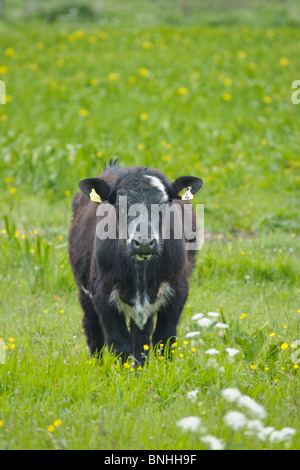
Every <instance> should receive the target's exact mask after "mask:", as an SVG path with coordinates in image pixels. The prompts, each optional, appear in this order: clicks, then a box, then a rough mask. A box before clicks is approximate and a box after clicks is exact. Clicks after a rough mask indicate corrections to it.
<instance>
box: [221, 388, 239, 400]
mask: <svg viewBox="0 0 300 470" xmlns="http://www.w3.org/2000/svg"><path fill="white" fill-rule="evenodd" d="M221 395H222V397H223V398H225V400H226V401H228V402H229V403H234V402H235V401H236V400H237V399H238V398H240V397H241V396H242V394H241V392H240V391H239V390H238V389H237V388H224V390H222V391H221Z"/></svg>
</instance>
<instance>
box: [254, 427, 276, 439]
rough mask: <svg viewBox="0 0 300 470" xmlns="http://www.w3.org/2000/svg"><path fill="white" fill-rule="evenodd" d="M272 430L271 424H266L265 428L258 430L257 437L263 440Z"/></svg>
mask: <svg viewBox="0 0 300 470" xmlns="http://www.w3.org/2000/svg"><path fill="white" fill-rule="evenodd" d="M273 431H274V428H273V426H267V427H266V428H263V429H262V430H261V431H259V433H258V434H257V437H258V439H260V440H261V441H265V440H266V439H267V438H268V436H269V435H270V434H271V433H272V432H273Z"/></svg>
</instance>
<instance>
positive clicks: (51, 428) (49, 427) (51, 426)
mask: <svg viewBox="0 0 300 470" xmlns="http://www.w3.org/2000/svg"><path fill="white" fill-rule="evenodd" d="M54 430H55V427H54V426H53V425H52V424H50V426H48V428H47V431H49V432H53V431H54Z"/></svg>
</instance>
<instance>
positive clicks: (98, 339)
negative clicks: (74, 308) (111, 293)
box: [79, 290, 104, 357]
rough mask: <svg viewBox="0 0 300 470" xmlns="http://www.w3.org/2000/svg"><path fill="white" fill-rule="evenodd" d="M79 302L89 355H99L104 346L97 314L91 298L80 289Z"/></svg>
mask: <svg viewBox="0 0 300 470" xmlns="http://www.w3.org/2000/svg"><path fill="white" fill-rule="evenodd" d="M79 302H80V304H81V307H82V309H83V312H84V314H83V319H82V326H83V328H84V332H85V335H86V339H87V344H88V347H89V350H90V353H91V355H93V354H96V355H97V356H98V357H100V356H101V351H102V348H103V346H104V337H103V333H102V329H101V326H100V323H99V316H98V314H97V312H96V310H95V307H94V304H93V302H92V299H91V298H90V297H89V296H88V295H87V294H86V293H85V292H83V291H82V290H80V291H79Z"/></svg>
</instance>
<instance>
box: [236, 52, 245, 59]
mask: <svg viewBox="0 0 300 470" xmlns="http://www.w3.org/2000/svg"><path fill="white" fill-rule="evenodd" d="M237 56H238V58H239V59H245V58H246V57H247V53H246V52H245V51H238V52H237Z"/></svg>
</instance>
